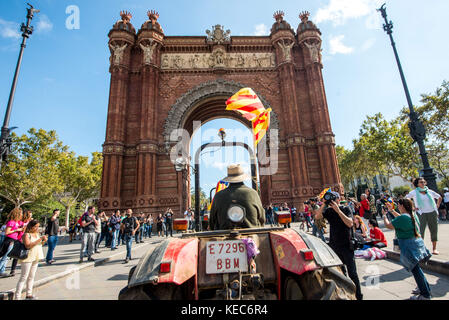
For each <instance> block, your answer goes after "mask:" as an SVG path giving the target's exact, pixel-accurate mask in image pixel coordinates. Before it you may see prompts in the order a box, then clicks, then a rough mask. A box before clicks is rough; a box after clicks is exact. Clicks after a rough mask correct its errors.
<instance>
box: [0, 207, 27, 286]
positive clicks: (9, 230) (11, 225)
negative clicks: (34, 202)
mask: <svg viewBox="0 0 449 320" xmlns="http://www.w3.org/2000/svg"><path fill="white" fill-rule="evenodd" d="M8 217H9V218H8V222H7V223H6V229H5V239H4V240H3V243H2V247H1V249H0V257H1V258H0V278H6V277H9V276H10V275H9V274H8V273H6V272H5V270H6V264H7V263H8V253H9V252H10V251H11V250H12V248H13V246H14V242H15V241H19V239H20V238H19V236H20V235H21V234H22V232H23V230H24V228H23V221H22V217H23V215H22V209H20V208H14V209H12V210H11V212H10V213H9V215H8Z"/></svg>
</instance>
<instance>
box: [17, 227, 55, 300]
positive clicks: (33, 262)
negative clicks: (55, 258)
mask: <svg viewBox="0 0 449 320" xmlns="http://www.w3.org/2000/svg"><path fill="white" fill-rule="evenodd" d="M22 241H23V244H24V246H25V248H27V249H28V250H29V251H28V257H27V258H26V259H23V260H19V261H20V265H21V270H22V274H21V275H20V279H19V282H18V283H17V287H16V292H15V293H14V300H20V299H21V297H22V290H23V287H24V285H25V283H26V299H27V300H36V299H37V298H36V297H35V296H33V285H34V277H35V275H36V271H37V267H38V265H39V261H40V260H42V259H44V252H43V251H42V244H44V243H45V242H46V241H47V236H46V235H43V236H40V235H39V222H37V221H36V220H31V221H30V222H29V223H28V225H27V227H26V230H25V233H24V235H23V237H22Z"/></svg>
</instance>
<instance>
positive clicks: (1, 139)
mask: <svg viewBox="0 0 449 320" xmlns="http://www.w3.org/2000/svg"><path fill="white" fill-rule="evenodd" d="M28 5H29V6H30V7H29V8H27V23H26V25H25V24H23V23H22V26H21V28H20V31H22V37H23V39H22V44H21V45H20V53H19V59H18V60H17V65H16V71H15V73H14V79H13V81H12V86H11V92H10V94H9V100H8V106H7V107H6V114H5V119H4V121H3V126H2V130H1V136H0V157H1V159H0V168H1V165H2V161H4V162H6V161H7V157H8V154H9V152H10V151H11V137H10V136H9V135H10V132H11V130H12V129H14V128H9V119H10V117H11V110H12V103H13V101H14V94H15V92H16V86H17V79H18V77H19V71H20V66H21V64H22V57H23V50H24V49H25V48H26V39H28V38H29V37H30V35H31V34H32V33H33V27H32V26H31V20H32V19H33V16H34V14H35V13H38V12H39V11H40V10H37V9H34V8H33V6H32V5H31V4H29V3H28Z"/></svg>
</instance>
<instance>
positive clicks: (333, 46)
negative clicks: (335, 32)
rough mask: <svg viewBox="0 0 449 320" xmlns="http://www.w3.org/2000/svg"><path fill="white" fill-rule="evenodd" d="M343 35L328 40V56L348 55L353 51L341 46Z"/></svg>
mask: <svg viewBox="0 0 449 320" xmlns="http://www.w3.org/2000/svg"><path fill="white" fill-rule="evenodd" d="M344 37H345V36H344V35H339V36H335V37H331V38H330V39H329V45H330V52H329V53H330V54H337V53H341V54H349V53H352V52H353V51H354V48H351V47H348V46H346V45H344V44H343V42H342V41H343V39H344Z"/></svg>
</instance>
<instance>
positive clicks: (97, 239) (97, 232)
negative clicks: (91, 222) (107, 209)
mask: <svg viewBox="0 0 449 320" xmlns="http://www.w3.org/2000/svg"><path fill="white" fill-rule="evenodd" d="M103 215H105V213H104V211H102V212H100V214H99V215H96V216H95V215H94V218H95V219H96V220H97V224H96V225H95V242H94V253H100V251H99V250H98V247H99V246H100V241H101V217H102V216H103Z"/></svg>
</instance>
